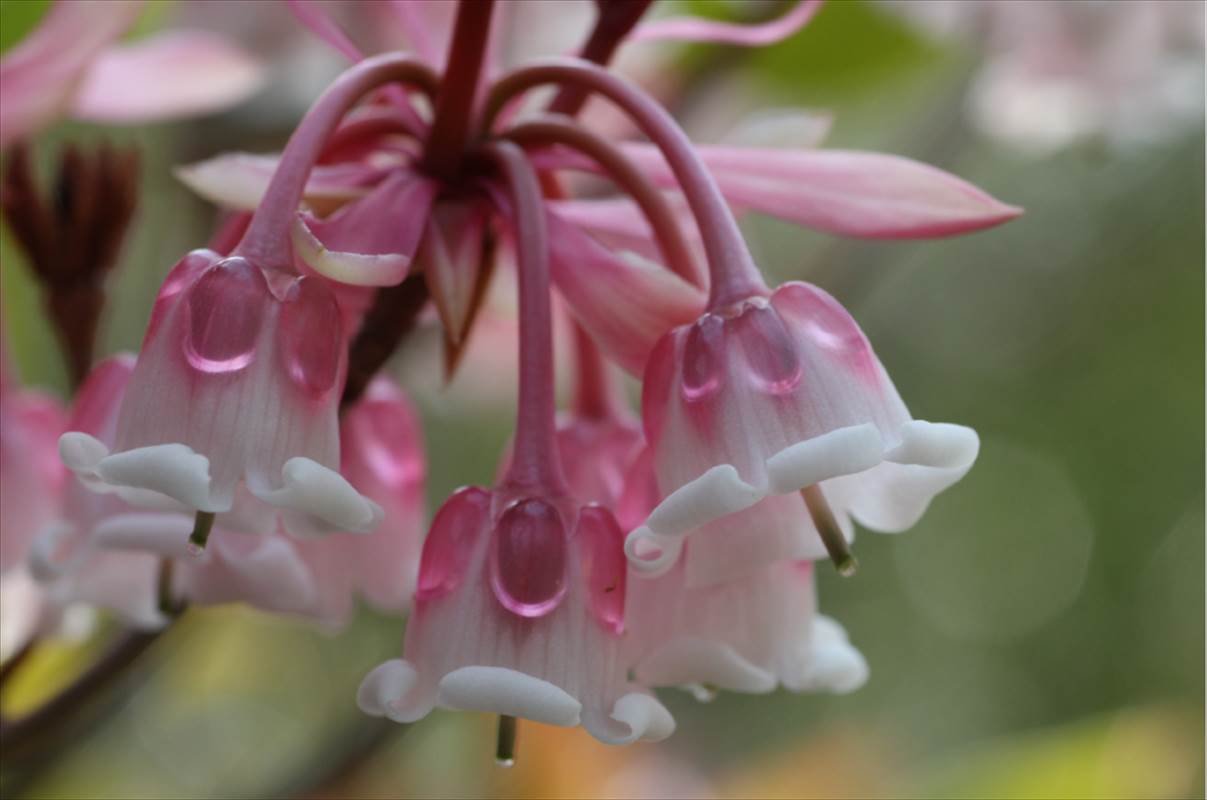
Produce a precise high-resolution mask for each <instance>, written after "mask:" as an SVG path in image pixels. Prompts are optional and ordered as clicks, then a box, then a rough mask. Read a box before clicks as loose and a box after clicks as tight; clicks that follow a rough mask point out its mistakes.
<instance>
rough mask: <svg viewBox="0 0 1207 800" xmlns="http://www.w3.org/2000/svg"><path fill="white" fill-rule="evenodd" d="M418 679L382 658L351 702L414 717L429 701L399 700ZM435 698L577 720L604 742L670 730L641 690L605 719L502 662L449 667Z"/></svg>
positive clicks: (550, 720) (460, 706)
mask: <svg viewBox="0 0 1207 800" xmlns="http://www.w3.org/2000/svg"><path fill="white" fill-rule="evenodd" d="M417 681H418V674H417V672H416V671H415V668H414V666H412V665H411V664H410V663H408V662H407V661H404V660H403V659H400V658H396V659H392V660H390V661H386V662H385V663H383V664H380V665H378V666H377V667H376V668H375V669H374V670H373V671H372V672H370V673H369V674H368V675H366V676H365V679H364V680H363V681H361V684H360V688H359V689H358V690H357V693H356V704H357V706H359V707H360V710H361V711H363V712H364V713H366V714H368V715H370V716H374V717H387V718H389V719H391V720H393V721H395V722H414V721H416V720H418V719H421V718H422V717H424V716H426V715H427V713H428V712H429V711H431V706H426V707H424V706H422V705H418V706H417V707H415V708H410V709H407V708H404V707H403V705H402V702H403V700H404V699H405V698H406V696H407V695H408V694H409V693H410V692H411V690H412V689H413V688H414V686H415V684H416V683H417ZM437 703H438V704H439V705H440V706H441V707H443V708H448V709H453V710H459V711H485V712H489V713H493V714H506V715H509V716H513V717H520V718H522V719H529V720H533V721H534V722H543V723H545V724H547V725H557V726H560V727H564V728H570V727H574V726H577V725H579V724H580V723H581V724H583V726H584V727H585V728H586V729H587V732H588V733H590V734H591V735H592V736H594V737H595V738H596V739H599V740H600V741H601V742H604V743H605V744H628V743H630V742H635V741H637V740H638V739H644V740H646V741H659V740H661V739H665V738H666V737H668V736H670V735H671V734H672V733H674V731H675V720H674V718H673V717H671V715H670V712H669V711H667V710H666V708H665V707H664V706H663V705H662V704H661V703H659V702H658V701H657V700H656V699H655V698H654V697H653V696H651V695H650V694H648V693H646V692H642V691H631V692H628V693H627V694H625V695H623V696H622V697H621V698H620V699H619V700H617V701H616V703H615V705H613V707H612V712H611V716H609V717H606V718H605V717H604V716H603V715H600V714H594V715H593V714H591V713H590V712H586V713H584V711H583V707H582V704H581V703H580V702H579V701H578V700H576V699H574V698H573V697H571V696H570V695H569V694H568V693H567V692H566V691H564V690H563V689H561V688H560V687H558V686H555V685H554V684H552V683H549V682H548V681H543V680H541V679H540V678H534V677H533V676H531V675H526V674H524V673H522V672H518V671H516V670H513V669H507V668H506V667H483V666H472V667H461V668H460V669H455V670H453V671H452V672H450V673H448V674H447V675H445V676H444V677H443V678H441V679H440V684H439V693H438V697H437Z"/></svg>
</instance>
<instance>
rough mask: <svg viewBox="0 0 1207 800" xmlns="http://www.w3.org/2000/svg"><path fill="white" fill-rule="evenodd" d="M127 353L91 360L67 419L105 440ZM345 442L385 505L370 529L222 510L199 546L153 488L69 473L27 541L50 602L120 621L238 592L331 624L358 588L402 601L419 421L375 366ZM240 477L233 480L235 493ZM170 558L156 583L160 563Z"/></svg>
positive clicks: (175, 507)
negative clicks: (331, 527)
mask: <svg viewBox="0 0 1207 800" xmlns="http://www.w3.org/2000/svg"><path fill="white" fill-rule="evenodd" d="M134 371H135V366H134V359H133V358H131V357H128V356H119V357H115V358H111V359H108V360H106V361H105V362H102V363H101V364H99V365H97V367H96V368H95V369H93V371H92V373H91V374H90V376H89V378H88V380H87V381H86V382H85V383H84V385H83V387H82V388H81V391H80V394H79V395H78V397H77V400H76V403H75V408H74V411H73V415H72V419H71V426H72V427H73V428H74V429H76V430H78V431H83V432H86V433H87V434H89V435H90V436H93V437H94V438H95V439H96V440H98V441H101V442H103V443H111V442H112V441H113V440H114V438H115V436H116V434H117V429H118V419H119V409H120V407H121V405H122V399H123V396H124V395H125V393H126V390H127V386H128V385H129V383H130V380H131V377H132V375H133V374H134ZM341 428H342V434H343V436H344V438H345V440H346V441H347V442H348V445H349V446H348V447H347V448H346V449H345V451H344V454H343V467H344V469H345V470H346V471H347V472H348V473H349V474H351V475H354V476H355V477H357V478H358V480H361V481H363V484H364V485H365V486H366V488H367V490H368V491H369V492H370V493H371V494H372V496H373V497H374V498H375V500H376V501H377V502H379V503H380V505H381V506H382V507H383V509H385V519H384V521H383V524H382V525H381V526H380V527H379V529H378V530H376V531H375V532H373V533H372V534H369V535H363V534H342V533H336V534H333V535H330V536H327V537H324V538H322V539H309V538H298V537H295V536H293V535H291V534H290V533H289V532H288V531H286V530H285V529H284V527H283V526H281V525H279V524H278V525H275V526H273V527H270V528H267V529H264V530H261V531H258V532H256V533H248V532H245V531H242V530H239V529H238V528H237V527H233V526H232V525H231V522H232V520H233V519H234V517H235V516H236V515H234V514H223V515H220V516H219V517H218V520H217V523H216V525H215V527H214V529H213V531H212V532H211V534H210V537H209V542H208V545H207V547H206V548H205V550H204V551H203V552H197V551H195V550H192V549H190V548H189V547H188V546H187V539H188V535H189V533H190V531H191V529H192V524H193V521H192V516H191V515H190V514H188V513H187V510H186V509H185V508H184V507H183V506H182V505H181V504H179V503H177V502H174V501H171V500H169V499H167V498H165V497H163V496H159V497H158V500H159V501H160V502H159V503H158V505H159V507H158V508H146V507H141V506H137V505H132V504H130V503H128V502H126V499H125V497H126V496H128V493H124V494H119V493H116V492H107V493H98V492H95V491H90V490H89V489H87V488H85V487H84V485H83V483H82V482H74V483H73V484H71V485H70V486H68V488H67V492H66V496H65V501H64V503H63V505H62V507H61V509H60V515H59V517H58V518H57V519H56V520H55V521H54V522H52V523H50V524H48V525H47V526H45V528H44V529H43V530H42V532H41V533H40V535H39V536H38V537H37V539H36V540H35V542H34V545H33V547H32V548H31V551H30V553H29V565H30V571H31V572H32V574H33V576H34V577H35V579H36V580H37V581H38V582H39V584H40V585H41V588H42V592H43V594H44V598H45V601H46V603H45V605H46V607H47V609H48V610H58V611H61V610H62V609H64V608H67V607H69V606H70V605H72V604H84V605H89V606H97V607H101V608H105V609H107V610H109V611H111V612H114V613H116V614H118V615H119V616H120V617H121V618H122V619H124V620H125V621H126V622H127V623H128V624H131V625H134V626H137V627H142V628H156V627H159V626H161V625H163V624H164V623H165V622H166V621H167V618H166V616H165V614H164V610H163V609H162V608H161V607H160V605H161V604H160V600H161V597H162V595H163V594H164V592H166V593H167V595H168V596H169V597H170V599H171V600H172V601H173V602H181V601H185V602H188V603H190V604H194V605H219V604H226V603H242V604H245V605H249V606H252V607H254V608H257V609H260V610H262V611H267V612H270V613H279V614H287V615H291V616H298V617H302V618H305V619H309V620H312V621H314V622H317V623H318V624H319V625H321V626H322V627H323V628H324V629H326V630H337V629H339V628H341V627H343V626H344V625H345V624H346V623H347V622H348V620H349V618H350V616H351V613H352V610H353V608H354V600H355V598H356V597H357V596H361V597H364V598H366V599H368V600H369V602H370V603H372V604H373V605H374V606H376V607H377V608H379V609H381V610H383V611H398V610H401V609H403V608H405V606H406V605H407V603H408V602H409V599H410V598H409V595H410V591H411V589H412V588H413V586H414V573H415V570H416V562H417V558H418V550H419V537H420V535H421V534H422V530H421V526H422V516H423V506H422V500H421V497H420V495H421V494H422V490H423V479H424V468H423V461H422V455H421V449H420V439H419V436H418V429H417V422H416V419H415V417H414V415H413V412H412V410H411V408H410V406H409V404H408V402H407V401H406V398H405V397H404V396H403V395H402V394H401V392H400V391H399V390H398V389H397V388H395V387H393V386H391V385H389V382H388V381H386V380H385V379H384V378H383V379H379V380H377V381H375V382H374V383H373V384H372V385H371V387H370V389H369V391H368V392H367V394H366V397H365V398H364V399H363V400H362V401H361V402H360V403H358V404H357V405H356V406H354V407H352V408H351V409H350V410H349V411H348V413H347V414H346V415H345V418H344V420H343V422H342V425H341ZM245 494H246V489H240V495H241V497H240V500H241V501H245V500H246V498H245V497H243V496H242V495H245ZM165 559H166V560H170V561H172V562H174V569H173V570H172V572H171V573H170V574H171V578H170V580H171V583H170V585H168V586H166V587H161V586H160V585H159V581H160V580H161V575H162V573H161V565H162V563H163V562H164V560H165ZM46 618H47V619H52V618H53V615H47V617H46Z"/></svg>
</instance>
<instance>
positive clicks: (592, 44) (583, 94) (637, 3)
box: [549, 0, 653, 117]
mask: <svg viewBox="0 0 1207 800" xmlns="http://www.w3.org/2000/svg"><path fill="white" fill-rule="evenodd" d="M651 5H653V0H599V1H598V2H597V3H596V4H595V6H596V17H595V26H594V27H593V28H591V34H590V36H588V37H587V41H586V42H584V43H583V46H582V47H581V48H580V49H579V51H578V57H579V58H581V59H582V60H584V61H590V62H592V63H594V64H599V65H601V66H607V65H608V63H609V62H610V61H611V60H612V56H613V55H615V54H616V49H617V48H618V47H619V46H620V44H621V42H623V41H624V38H625V37H626V36H628V35H629V33H630V32H631V31H632V30H633V28H634V27H635V26H636V25H637V23H638V22H640V21H641V18H642V17H643V16H644V15H645V12H646V11H648V10H649V8H650V6H651ZM588 97H590V92H588V91H587V90H585V89H583V88H582V87H581V86H564V87H562V89H561V91H559V92H558V93H557V96H556V97H554V98H553V102H552V103H550V104H549V110H550V111H551V112H553V113H555V114H567V115H569V116H571V117H573V116H574V115H576V114H577V113H578V112H579V111H581V110H582V107H583V106H584V105H585V104H586V102H587V98H588Z"/></svg>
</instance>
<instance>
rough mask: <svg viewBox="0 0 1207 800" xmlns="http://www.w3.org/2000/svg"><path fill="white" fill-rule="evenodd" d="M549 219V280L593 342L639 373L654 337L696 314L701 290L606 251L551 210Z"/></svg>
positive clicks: (652, 266) (661, 270)
mask: <svg viewBox="0 0 1207 800" xmlns="http://www.w3.org/2000/svg"><path fill="white" fill-rule="evenodd" d="M548 218H549V241H550V245H551V252H550V269H551V271H552V275H553V281H554V284H555V285H556V286H557V288H558V290H559V291H560V292H561V294H562V296H563V297H564V298H565V299H566V302H567V303H568V304H569V306H570V310H571V312H572V313H573V314H574V316H575V317H576V318H577V319H578V321H579V323H580V324H582V326H583V327H584V328H585V329H586V330H587V331H588V332H589V333H590V334H591V336H592V338H594V339H595V341H596V343H597V344H598V345H599V346H600V347H602V348H603V349H604V350H605V351H606V352H607V353H608V355H609V356H610V357H611V358H613V359H614V360H616V362H617V363H618V364H620V365H621V366H622V367H624V368H625V369H626V370H628V371H629V372H631V373H632V374H634V375H640V374H641V371H642V370H643V369H644V368H645V360H646V357H647V356H648V355H649V352H650V350H651V349H652V348H653V346H654V343H655V342H657V341H658V339H659V337H661V336H662V335H663V334H664V333H666V332H667V331H669V330H670V329H671V328H673V327H675V326H676V325H681V324H684V323H686V322H690V321H691V320H693V319H695V318H696V316H697V315H698V314H699V313H700V310H701V309H702V308H703V307H704V299H705V298H704V293H703V292H702V291H701V290H700V289H699V288H697V287H695V286H692V285H691V284H689V283H687V282H686V281H684V280H683V279H682V278H680V277H679V276H677V275H675V274H674V273H673V272H671V271H670V270H668V269H666V268H665V267H662V266H659V265H657V264H654V263H652V262H649V261H645V260H643V259H641V258H639V257H637V256H631V257H626V256H620V255H616V254H613V253H611V252H609V251H608V250H607V249H606V248H605V247H603V246H602V245H601V244H599V243H598V242H596V241H595V240H594V239H592V238H591V237H590V236H588V235H587V234H586V233H584V232H583V231H581V230H579V228H578V227H577V226H575V225H573V224H571V223H569V222H567V221H566V220H564V219H562V218H561V217H560V216H558V215H557V214H555V213H553V212H550V213H549V214H548Z"/></svg>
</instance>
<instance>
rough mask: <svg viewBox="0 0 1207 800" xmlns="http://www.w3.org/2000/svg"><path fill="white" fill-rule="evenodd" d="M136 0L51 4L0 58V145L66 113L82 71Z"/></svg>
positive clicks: (117, 32)
mask: <svg viewBox="0 0 1207 800" xmlns="http://www.w3.org/2000/svg"><path fill="white" fill-rule="evenodd" d="M141 10H142V3H141V2H138V1H137V0H106V1H105V2H102V0H75V1H74V2H58V3H55V4H54V5H53V6H51V9H50V11H49V12H48V13H47V14H46V16H45V18H44V19H43V20H42V22H41V24H39V25H38V27H37V28H35V29H34V30H33V31H32V32H31V33H30V34H29V35H28V36H26V37H25V38H24V39H22V40H21V41H20V42H18V43H17V45H16V46H15V47H14V48H13V49H12V50H11V51H9V52H8V53H7V54H6V55H5V56H4V58H3V59H0V97H3V98H4V101H3V103H2V104H0V146H5V145H7V144H9V143H10V142H13V141H15V140H16V139H19V138H21V137H22V136H27V135H29V134H31V133H33V132H34V131H36V130H38V129H39V128H42V127H44V126H46V125H49V124H50V123H52V122H53V121H54V120H55V118H56V117H58V116H60V115H62V114H64V113H66V111H67V110H68V108H69V106H70V104H71V100H72V97H73V95H74V93H75V90H76V87H77V85H78V84H79V82H80V79H81V77H82V76H83V74H84V71H85V70H86V69H87V67H88V65H89V64H90V63H91V62H92V61H93V59H95V58H96V57H97V56H98V55H99V54H100V53H101V52H102V51H103V50H104V49H105V48H106V47H108V46H109V45H110V44H111V43H113V42H114V41H116V40H117V38H118V37H120V36H121V35H122V33H123V32H124V31H125V30H126V29H127V28H129V27H130V25H132V24H133V22H134V19H135V17H137V16H138V13H139V11H141Z"/></svg>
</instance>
